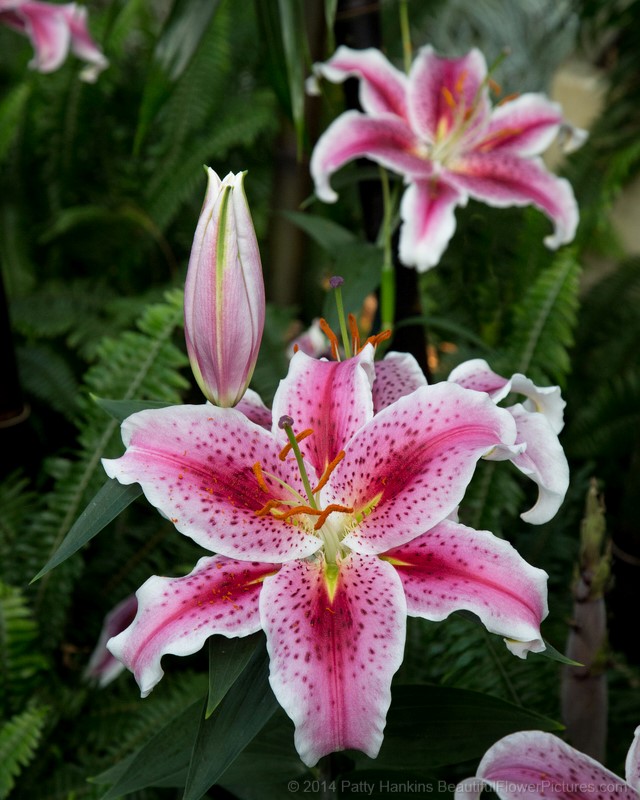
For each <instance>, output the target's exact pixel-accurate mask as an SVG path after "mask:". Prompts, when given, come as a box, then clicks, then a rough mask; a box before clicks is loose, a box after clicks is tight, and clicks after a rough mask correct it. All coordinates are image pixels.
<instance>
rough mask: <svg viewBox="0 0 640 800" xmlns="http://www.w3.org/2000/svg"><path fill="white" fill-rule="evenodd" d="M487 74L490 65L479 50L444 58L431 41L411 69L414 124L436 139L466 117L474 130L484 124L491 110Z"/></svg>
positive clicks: (427, 137) (431, 139)
mask: <svg viewBox="0 0 640 800" xmlns="http://www.w3.org/2000/svg"><path fill="white" fill-rule="evenodd" d="M486 75H487V65H486V62H485V60H484V56H483V55H482V53H481V52H480V51H479V50H476V49H473V50H471V51H470V52H469V53H467V55H465V56H462V57H461V58H441V57H440V56H438V55H436V53H435V51H434V49H433V48H432V47H431V46H430V45H427V46H426V47H423V48H422V49H421V50H420V51H419V52H418V55H417V56H416V58H415V60H414V62H413V65H412V67H411V72H410V73H409V90H408V105H409V119H410V120H411V126H412V128H413V129H414V130H415V131H416V132H417V133H418V134H419V135H420V136H421V138H423V139H425V140H426V141H427V142H431V143H433V142H434V141H435V140H436V138H437V137H442V136H446V135H447V134H448V133H449V132H450V131H451V130H453V128H455V127H458V126H459V125H460V124H461V123H462V122H463V121H464V122H465V124H466V128H467V132H468V133H471V134H472V133H473V131H474V130H475V129H476V128H477V127H478V126H479V127H484V125H486V123H487V119H488V114H489V100H488V92H487V89H486V86H485V87H483V85H482V84H483V82H484V80H485V78H486ZM470 113H473V121H472V122H471V123H469V116H468V115H469V114H470Z"/></svg>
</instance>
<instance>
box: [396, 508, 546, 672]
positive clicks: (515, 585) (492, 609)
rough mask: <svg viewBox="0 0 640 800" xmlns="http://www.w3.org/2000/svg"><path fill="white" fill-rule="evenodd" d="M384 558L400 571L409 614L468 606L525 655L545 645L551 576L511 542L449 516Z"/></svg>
mask: <svg viewBox="0 0 640 800" xmlns="http://www.w3.org/2000/svg"><path fill="white" fill-rule="evenodd" d="M382 558H384V559H385V560H388V561H389V562H390V563H391V564H393V566H394V567H395V568H396V570H397V571H398V575H399V576H400V580H401V581H402V586H403V588H404V592H405V595H406V597H407V613H408V614H409V615H410V616H414V617H423V618H424V619H429V620H432V621H434V622H435V621H440V620H443V619H445V618H446V617H448V616H449V614H451V613H452V612H454V611H460V610H462V609H464V610H467V611H472V612H473V613H474V614H476V615H477V616H478V617H479V618H480V620H481V622H482V623H483V624H484V626H485V628H486V629H487V630H488V631H490V632H491V633H497V634H499V635H500V636H503V637H505V639H507V640H508V642H507V645H508V646H509V649H510V650H512V652H515V654H516V655H518V656H520V657H521V658H524V657H525V656H526V654H527V652H534V653H539V652H540V651H542V650H544V649H545V645H544V642H543V641H542V636H541V634H540V623H541V622H542V620H543V619H544V618H545V617H546V616H547V613H548V608H547V578H548V575H547V573H546V572H544V571H543V570H541V569H537V568H536V567H532V566H531V565H530V564H528V563H527V562H526V561H525V560H524V559H523V558H522V556H520V555H519V554H518V552H517V551H516V550H515V548H514V547H512V545H510V544H509V542H506V541H504V540H503V539H498V538H497V537H496V536H493V534H491V533H489V531H476V530H473V529H472V528H468V527H466V526H465V525H461V524H459V523H456V522H452V521H450V520H445V521H443V522H441V523H440V524H439V525H436V526H435V527H434V528H432V529H431V530H429V531H427V532H426V533H423V534H422V536H418V537H416V538H415V539H413V540H412V541H410V542H408V543H407V544H405V545H402V546H401V547H396V548H394V549H392V550H388V551H387V552H386V553H384V554H383V556H382Z"/></svg>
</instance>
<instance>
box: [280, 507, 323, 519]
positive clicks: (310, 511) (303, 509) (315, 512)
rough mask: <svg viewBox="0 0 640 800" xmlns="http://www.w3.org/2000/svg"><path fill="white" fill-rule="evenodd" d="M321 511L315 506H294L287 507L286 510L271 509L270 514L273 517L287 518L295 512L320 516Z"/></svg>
mask: <svg viewBox="0 0 640 800" xmlns="http://www.w3.org/2000/svg"><path fill="white" fill-rule="evenodd" d="M323 513H324V512H323V511H320V510H319V509H317V508H311V506H294V507H293V508H288V509H287V510H286V511H272V512H271V515H272V516H273V518H274V519H289V517H293V516H294V515H295V514H313V515H314V516H316V517H319V516H322V514H323Z"/></svg>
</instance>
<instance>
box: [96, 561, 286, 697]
mask: <svg viewBox="0 0 640 800" xmlns="http://www.w3.org/2000/svg"><path fill="white" fill-rule="evenodd" d="M279 568H280V565H279V564H261V563H255V562H250V561H234V560H232V559H229V558H225V557H224V556H213V557H211V558H210V557H205V558H201V559H200V560H199V561H198V563H197V564H196V566H195V569H194V570H193V572H191V573H190V574H189V575H186V576H185V577H183V578H160V577H158V576H157V575H154V576H153V577H151V578H149V580H148V581H146V582H145V583H144V584H143V585H142V586H141V587H140V588H139V589H138V591H137V592H136V597H137V598H138V613H137V615H136V618H135V619H134V621H133V622H132V624H131V625H130V626H129V627H128V628H127V629H126V630H125V631H123V632H122V633H121V634H119V635H118V636H116V637H115V638H113V639H111V640H110V641H109V643H108V645H107V646H108V648H109V650H110V651H111V652H112V653H113V655H114V656H115V657H116V658H117V659H119V660H120V661H122V663H123V664H124V665H125V666H126V667H127V668H128V669H130V670H131V672H133V674H134V676H135V679H136V681H137V682H138V686H139V687H140V691H141V693H142V696H143V697H146V696H147V695H148V694H149V692H150V691H151V690H152V689H153V687H154V686H155V685H156V684H157V683H158V681H159V680H160V679H161V678H162V676H163V675H164V670H163V669H162V666H161V664H160V661H161V659H162V656H164V655H167V654H169V653H170V654H172V655H175V656H188V655H191V654H192V653H196V652H197V651H198V650H200V649H201V647H202V646H203V644H204V643H205V641H206V640H207V639H208V638H209V636H211V635H212V634H214V633H218V634H222V635H223V636H228V637H233V636H248V635H249V634H250V633H255V632H256V631H259V630H260V628H261V623H260V612H259V608H258V598H259V595H260V591H261V589H262V582H263V581H264V579H265V578H266V577H267V576H268V575H272V574H274V573H275V572H277V571H278V569H279Z"/></svg>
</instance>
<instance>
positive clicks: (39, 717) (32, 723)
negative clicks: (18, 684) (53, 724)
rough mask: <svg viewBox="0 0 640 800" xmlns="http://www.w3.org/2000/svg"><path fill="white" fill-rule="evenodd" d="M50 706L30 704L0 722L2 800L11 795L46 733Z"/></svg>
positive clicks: (0, 789)
mask: <svg viewBox="0 0 640 800" xmlns="http://www.w3.org/2000/svg"><path fill="white" fill-rule="evenodd" d="M47 713H48V709H47V708H28V709H27V710H26V711H23V712H22V713H21V714H18V715H16V716H15V717H13V718H12V719H10V720H9V721H8V722H5V723H4V725H2V726H0V800H2V798H5V797H7V796H8V795H9V792H10V791H11V789H12V788H13V786H14V783H15V778H16V776H17V775H18V774H19V773H20V771H21V769H22V767H24V766H26V765H27V764H28V763H29V761H31V759H32V758H33V756H34V754H35V750H36V748H37V746H38V743H39V742H40V738H41V737H42V730H43V728H44V724H45V721H46V718H47Z"/></svg>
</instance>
